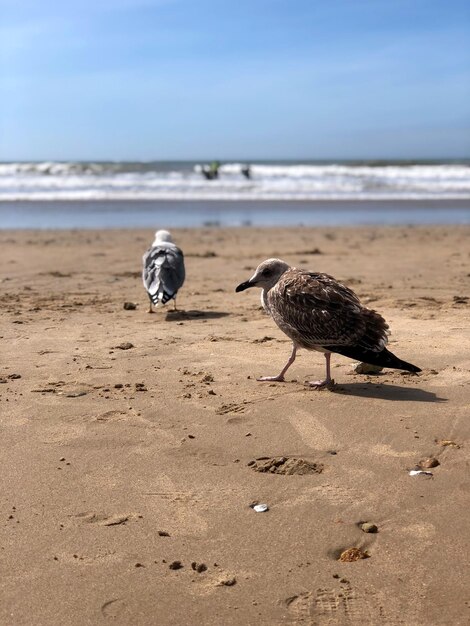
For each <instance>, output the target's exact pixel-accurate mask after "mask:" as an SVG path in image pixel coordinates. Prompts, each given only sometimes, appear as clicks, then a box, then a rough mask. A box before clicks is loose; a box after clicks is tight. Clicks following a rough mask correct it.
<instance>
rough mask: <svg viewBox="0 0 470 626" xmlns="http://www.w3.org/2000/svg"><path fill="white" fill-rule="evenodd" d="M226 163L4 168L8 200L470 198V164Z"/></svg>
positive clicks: (1, 176)
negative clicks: (246, 167) (208, 173)
mask: <svg viewBox="0 0 470 626" xmlns="http://www.w3.org/2000/svg"><path fill="white" fill-rule="evenodd" d="M242 167H243V164H241V163H227V164H223V165H222V166H221V167H220V169H219V176H218V178H217V179H215V180H206V179H205V178H204V177H203V176H202V174H201V171H200V168H198V166H197V165H194V164H169V163H166V164H165V163H155V164H152V163H127V164H126V163H76V162H75V163H72V162H70V163H54V162H43V163H0V202H1V201H20V200H23V201H24V200H26V201H40V200H42V201H55V200H57V201H66V200H82V201H88V200H233V201H236V200H291V201H292V200H299V201H300V200H303V201H305V200H312V201H314V200H436V199H442V200H458V199H470V166H469V165H466V164H452V163H447V164H436V165H419V164H417V165H397V164H390V165H350V164H326V165H319V164H270V163H266V164H254V165H251V168H250V173H251V176H250V178H248V179H247V178H246V177H245V176H243V175H242V173H241V169H242Z"/></svg>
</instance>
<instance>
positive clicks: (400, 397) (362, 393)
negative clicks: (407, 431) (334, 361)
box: [333, 383, 447, 402]
mask: <svg viewBox="0 0 470 626" xmlns="http://www.w3.org/2000/svg"><path fill="white" fill-rule="evenodd" d="M333 392H334V393H339V394H343V395H348V396H358V397H362V398H377V399H379V400H395V401H398V402H447V398H440V397H439V396H436V394H435V393H432V391H424V389H416V388H413V387H401V386H400V385H389V384H386V383H382V384H379V385H378V384H376V383H346V384H341V385H336V386H335V388H334V390H333Z"/></svg>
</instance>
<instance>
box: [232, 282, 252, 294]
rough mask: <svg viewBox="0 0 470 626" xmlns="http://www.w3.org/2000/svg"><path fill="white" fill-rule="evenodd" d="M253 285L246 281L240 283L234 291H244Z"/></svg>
mask: <svg viewBox="0 0 470 626" xmlns="http://www.w3.org/2000/svg"><path fill="white" fill-rule="evenodd" d="M254 286H255V284H254V283H252V282H251V281H249V280H246V281H245V282H244V283H240V284H239V285H238V287H237V288H236V289H235V291H236V292H237V293H238V292H239V291H245V289H249V288H250V287H254Z"/></svg>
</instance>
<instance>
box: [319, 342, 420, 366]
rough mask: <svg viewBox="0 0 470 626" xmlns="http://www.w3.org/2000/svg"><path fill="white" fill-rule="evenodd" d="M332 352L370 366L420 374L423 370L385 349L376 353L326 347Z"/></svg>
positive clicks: (348, 347)
mask: <svg viewBox="0 0 470 626" xmlns="http://www.w3.org/2000/svg"><path fill="white" fill-rule="evenodd" d="M324 348H326V349H327V350H331V352H336V353H337V354H342V355H343V356H347V357H349V358H350V359H356V360H358V361H362V362H363V363H368V364H369V365H379V366H380V367H390V368H392V369H397V370H405V371H407V372H420V371H421V369H420V368H419V367H417V366H416V365H413V364H412V363H407V362H406V361H402V360H401V359H399V358H398V357H397V356H395V355H394V354H393V353H392V352H390V350H387V348H384V349H383V350H381V351H380V352H374V351H373V350H364V349H363V348H359V347H356V346H328V347H327V346H324Z"/></svg>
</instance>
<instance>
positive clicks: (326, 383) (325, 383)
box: [308, 352, 335, 389]
mask: <svg viewBox="0 0 470 626" xmlns="http://www.w3.org/2000/svg"><path fill="white" fill-rule="evenodd" d="M324 354H325V359H326V378H325V380H312V381H310V382H309V383H308V384H309V385H310V387H313V388H314V389H324V388H325V387H332V386H333V385H334V384H335V381H334V380H333V379H332V378H331V373H330V359H331V352H325V353H324Z"/></svg>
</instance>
